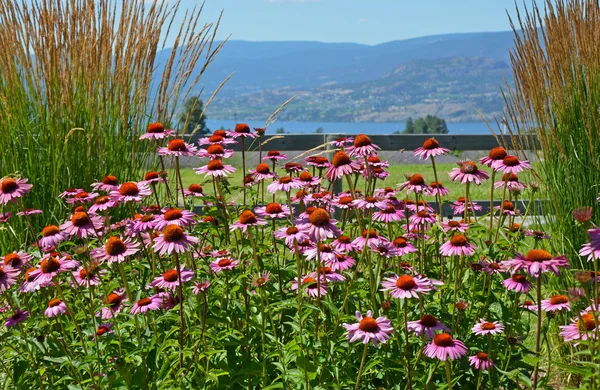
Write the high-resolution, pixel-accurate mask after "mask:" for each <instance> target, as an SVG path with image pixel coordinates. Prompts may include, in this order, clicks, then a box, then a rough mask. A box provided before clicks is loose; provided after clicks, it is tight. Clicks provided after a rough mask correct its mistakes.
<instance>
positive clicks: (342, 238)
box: [337, 235, 352, 244]
mask: <svg viewBox="0 0 600 390" xmlns="http://www.w3.org/2000/svg"><path fill="white" fill-rule="evenodd" d="M337 240H338V242H339V243H341V244H350V243H351V242H352V239H351V238H350V237H348V236H343V235H342V236H339V237H338V239H337Z"/></svg>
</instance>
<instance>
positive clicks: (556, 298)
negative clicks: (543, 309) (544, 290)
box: [550, 295, 569, 305]
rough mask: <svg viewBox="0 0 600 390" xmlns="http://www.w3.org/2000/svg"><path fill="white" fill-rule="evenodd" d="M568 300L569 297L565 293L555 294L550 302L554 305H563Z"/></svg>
mask: <svg viewBox="0 0 600 390" xmlns="http://www.w3.org/2000/svg"><path fill="white" fill-rule="evenodd" d="M567 302H569V298H568V297H566V296H564V295H555V296H553V297H552V298H550V304H552V305H561V304H563V303H567Z"/></svg>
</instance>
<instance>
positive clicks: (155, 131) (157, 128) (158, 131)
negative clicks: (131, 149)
mask: <svg viewBox="0 0 600 390" xmlns="http://www.w3.org/2000/svg"><path fill="white" fill-rule="evenodd" d="M174 134H175V132H174V131H173V130H165V127H164V126H163V125H162V124H160V123H158V122H153V123H150V124H149V125H148V127H147V128H146V133H145V134H142V136H141V137H140V139H151V140H152V139H153V140H157V139H163V138H167V137H170V136H172V135H174Z"/></svg>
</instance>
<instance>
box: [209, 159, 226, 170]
mask: <svg viewBox="0 0 600 390" xmlns="http://www.w3.org/2000/svg"><path fill="white" fill-rule="evenodd" d="M206 167H207V168H208V170H209V171H220V170H221V169H223V168H225V166H224V165H223V163H222V162H221V160H211V161H209V162H208V164H207V166H206Z"/></svg>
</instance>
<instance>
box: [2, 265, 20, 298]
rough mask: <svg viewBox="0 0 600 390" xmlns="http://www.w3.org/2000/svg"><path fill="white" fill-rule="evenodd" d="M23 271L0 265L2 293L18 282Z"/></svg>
mask: <svg viewBox="0 0 600 390" xmlns="http://www.w3.org/2000/svg"><path fill="white" fill-rule="evenodd" d="M20 274H21V271H20V270H19V268H15V267H13V266H12V265H10V264H0V292H2V291H5V290H8V289H9V288H10V286H12V285H13V284H15V283H16V282H17V279H18V278H19V275H20Z"/></svg>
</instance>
